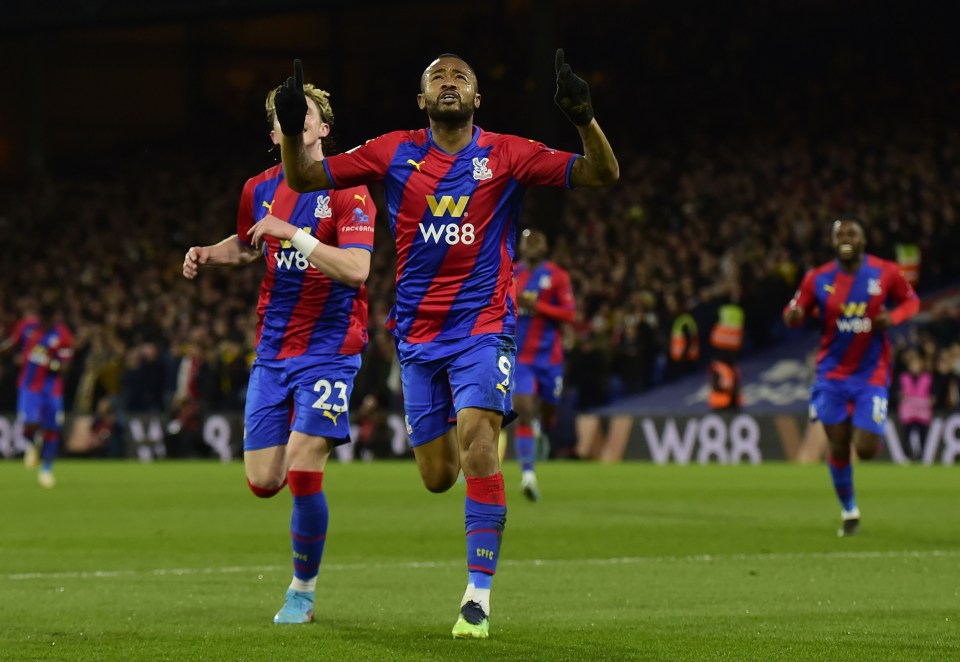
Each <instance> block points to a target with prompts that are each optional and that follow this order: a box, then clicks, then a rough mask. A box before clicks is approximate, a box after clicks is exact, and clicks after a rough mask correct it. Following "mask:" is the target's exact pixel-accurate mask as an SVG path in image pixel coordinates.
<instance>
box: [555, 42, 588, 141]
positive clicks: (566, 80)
mask: <svg viewBox="0 0 960 662" xmlns="http://www.w3.org/2000/svg"><path fill="white" fill-rule="evenodd" d="M556 67H557V93H556V94H555V95H554V97H553V100H554V101H555V102H556V103H557V105H558V106H560V110H562V111H563V114H564V115H566V116H567V118H568V119H569V120H570V121H571V122H573V123H574V124H576V125H577V126H586V125H587V124H590V121H591V120H593V105H592V104H591V103H590V86H589V85H587V81H585V80H583V79H582V78H580V77H579V76H577V75H576V74H575V73H573V69H571V68H570V65H569V64H567V63H566V62H564V61H563V49H562V48H558V49H557V59H556Z"/></svg>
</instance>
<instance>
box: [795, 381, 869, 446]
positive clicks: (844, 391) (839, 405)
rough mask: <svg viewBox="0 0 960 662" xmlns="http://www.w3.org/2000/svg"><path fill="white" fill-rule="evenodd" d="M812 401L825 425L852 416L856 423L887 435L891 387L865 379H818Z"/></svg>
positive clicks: (841, 421) (861, 427)
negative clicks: (888, 389) (886, 427)
mask: <svg viewBox="0 0 960 662" xmlns="http://www.w3.org/2000/svg"><path fill="white" fill-rule="evenodd" d="M810 396H811V404H812V406H813V409H814V410H815V411H816V415H817V418H819V419H820V422H821V423H823V424H824V425H838V424H840V423H843V422H845V421H848V420H851V419H852V422H853V426H854V427H857V428H860V429H861V430H865V431H867V432H871V433H873V434H876V435H879V436H883V430H884V426H885V425H886V422H887V397H888V393H887V389H886V388H885V387H883V386H874V385H873V384H867V383H865V382H863V381H862V380H850V379H845V380H840V379H818V380H817V383H816V384H815V385H814V387H813V389H812V391H811V393H810Z"/></svg>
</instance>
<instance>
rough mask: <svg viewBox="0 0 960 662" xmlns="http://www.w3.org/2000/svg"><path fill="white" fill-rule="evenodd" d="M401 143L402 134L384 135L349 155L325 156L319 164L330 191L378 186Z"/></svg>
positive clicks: (357, 148) (352, 150) (350, 152)
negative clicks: (366, 185)
mask: <svg viewBox="0 0 960 662" xmlns="http://www.w3.org/2000/svg"><path fill="white" fill-rule="evenodd" d="M405 139H406V133H405V132H403V131H394V132H392V133H387V134H384V135H382V136H380V137H378V138H374V139H372V140H368V141H367V142H366V143H364V144H363V145H360V146H359V147H354V148H353V149H351V150H350V151H349V152H345V153H343V154H335V155H333V156H328V157H327V158H325V159H324V160H323V168H324V170H326V171H327V176H328V177H329V178H330V182H331V183H332V184H333V187H334V188H341V189H342V188H347V187H350V186H359V185H361V184H367V183H369V182H379V181H381V180H382V179H383V178H384V177H385V176H386V174H387V168H388V167H389V165H390V160H391V159H392V158H393V155H394V153H395V152H396V151H397V146H398V145H399V144H400V143H401V142H402V141H403V140H405Z"/></svg>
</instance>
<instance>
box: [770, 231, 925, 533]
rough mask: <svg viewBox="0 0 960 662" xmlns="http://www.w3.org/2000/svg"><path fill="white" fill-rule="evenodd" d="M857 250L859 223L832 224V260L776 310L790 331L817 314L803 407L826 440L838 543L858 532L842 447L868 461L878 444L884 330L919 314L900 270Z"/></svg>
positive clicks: (886, 375) (885, 376) (886, 350)
mask: <svg viewBox="0 0 960 662" xmlns="http://www.w3.org/2000/svg"><path fill="white" fill-rule="evenodd" d="M865 246H866V240H865V238H864V230H863V224H862V223H861V222H860V221H859V220H857V219H855V218H851V217H841V218H840V219H839V220H837V221H836V222H834V224H833V249H834V251H835V253H836V256H837V258H836V260H834V261H831V262H828V263H827V264H824V265H822V266H820V267H817V268H816V269H812V270H811V271H809V272H807V274H806V275H805V276H804V278H803V281H802V282H801V283H800V288H799V289H798V290H797V293H796V294H795V295H794V297H793V299H792V300H791V301H790V303H789V304H787V307H786V308H785V309H784V311H783V317H784V321H785V322H786V324H787V326H789V327H797V326H800V325H801V324H802V323H803V320H804V318H805V317H807V316H808V315H809V314H810V313H811V311H812V310H813V309H814V307H816V308H817V309H818V310H819V315H820V320H821V326H822V335H821V339H820V351H819V353H818V354H817V380H816V383H815V384H814V386H813V389H812V391H811V395H812V398H813V399H812V402H811V404H812V406H813V411H814V412H815V415H816V417H817V418H819V419H820V421H821V422H822V423H823V427H824V430H825V431H826V434H827V441H828V446H829V453H828V461H829V466H830V476H831V477H832V479H833V487H834V489H835V490H836V493H837V498H838V499H839V500H840V505H841V506H842V508H843V510H842V514H841V517H842V525H841V527H840V530H839V531H838V532H837V533H838V535H840V536H851V535H854V534H856V533H857V531H858V529H859V527H860V509H859V508H858V507H857V502H856V499H855V498H854V491H853V466H852V465H851V464H850V448H851V446H852V447H853V448H856V449H857V455H858V456H859V457H860V458H862V459H865V460H868V459H870V458H872V457H873V456H874V455H876V453H877V451H878V450H879V449H880V443H881V440H882V438H883V430H884V425H885V423H886V420H887V392H888V388H889V386H890V371H891V361H890V355H891V352H890V342H889V340H888V339H887V333H886V329H887V328H888V327H890V326H894V325H897V324H900V323H901V322H903V321H904V320H907V319H909V318H910V317H912V316H913V315H915V314H916V313H917V311H918V310H920V300H919V299H918V298H917V295H916V293H915V292H914V291H913V288H912V287H911V286H910V283H908V282H907V280H906V278H904V276H903V274H902V273H901V272H900V268H899V267H898V266H897V265H896V264H894V263H893V262H888V261H886V260H881V259H880V258H878V257H875V256H873V255H867V254H864V247H865ZM888 303H891V304H892V305H893V306H894V308H893V309H892V310H888V308H887V305H888Z"/></svg>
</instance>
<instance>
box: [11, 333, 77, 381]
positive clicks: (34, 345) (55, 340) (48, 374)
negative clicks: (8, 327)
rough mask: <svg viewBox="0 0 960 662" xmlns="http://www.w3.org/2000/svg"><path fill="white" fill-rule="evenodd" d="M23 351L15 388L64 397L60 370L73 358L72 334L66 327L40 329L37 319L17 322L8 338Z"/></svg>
mask: <svg viewBox="0 0 960 662" xmlns="http://www.w3.org/2000/svg"><path fill="white" fill-rule="evenodd" d="M11 337H12V338H13V340H14V343H16V344H18V345H20V346H21V348H22V364H21V366H20V375H19V377H18V378H17V387H18V388H20V389H26V390H27V391H30V392H31V393H45V394H47V395H52V396H55V397H59V396H61V395H63V368H64V367H65V364H66V363H67V362H68V361H69V360H70V359H72V358H73V333H71V332H70V329H69V328H67V326H66V325H65V324H61V323H59V322H58V323H56V324H53V325H51V326H49V327H48V328H46V329H45V328H43V327H42V325H41V324H40V318H39V317H36V316H28V317H25V318H23V319H22V320H20V322H18V323H17V326H16V327H14V329H13V334H12V336H11Z"/></svg>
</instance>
